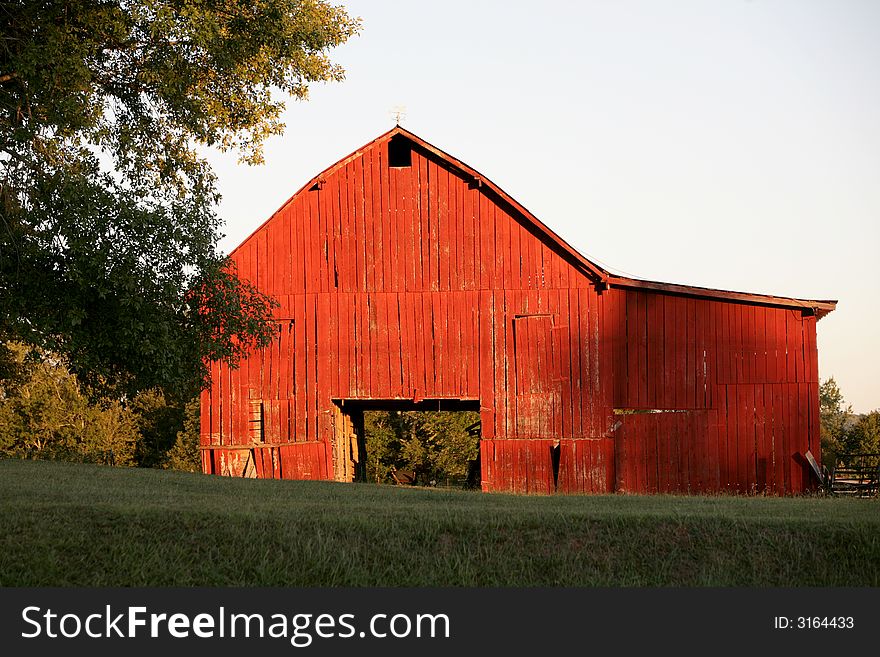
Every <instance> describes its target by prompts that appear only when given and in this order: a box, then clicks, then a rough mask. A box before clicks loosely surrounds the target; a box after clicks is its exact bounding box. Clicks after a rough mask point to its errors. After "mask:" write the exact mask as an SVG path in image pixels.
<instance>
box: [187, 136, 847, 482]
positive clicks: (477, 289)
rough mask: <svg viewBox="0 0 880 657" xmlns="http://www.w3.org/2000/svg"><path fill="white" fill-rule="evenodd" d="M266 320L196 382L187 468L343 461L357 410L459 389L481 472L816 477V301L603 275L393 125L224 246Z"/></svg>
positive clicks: (411, 405)
mask: <svg viewBox="0 0 880 657" xmlns="http://www.w3.org/2000/svg"><path fill="white" fill-rule="evenodd" d="M232 259H233V260H234V261H235V263H236V264H237V265H238V268H239V272H240V274H241V275H242V276H243V277H244V278H247V279H249V280H250V281H251V282H253V283H254V284H255V285H256V286H257V287H258V288H259V289H261V290H262V291H264V292H266V293H269V294H271V295H273V296H274V297H275V298H276V299H278V301H279V302H280V304H281V306H280V308H279V309H278V311H277V313H276V321H277V328H278V335H277V339H276V340H275V342H274V344H273V345H272V346H271V347H270V348H267V349H265V350H262V351H259V352H256V353H253V354H251V355H250V356H249V358H247V359H246V360H245V361H244V362H243V363H242V364H241V366H240V367H239V368H238V369H230V368H229V367H227V366H225V365H222V364H214V365H213V368H212V374H213V380H212V387H211V389H210V390H208V391H206V392H205V393H203V396H202V425H201V444H202V464H203V468H204V471H205V472H206V473H212V474H223V475H232V476H256V477H272V478H285V479H329V480H336V481H353V480H357V479H359V478H362V477H363V466H364V463H365V454H364V441H363V411H364V410H366V409H393V408H396V409H410V410H418V409H425V410H437V409H441V410H478V411H479V412H480V417H481V424H482V438H481V448H480V454H481V467H482V487H483V490H486V491H514V492H521V493H552V492H554V491H559V492H571V493H610V492H614V491H627V492H638V493H645V492H651V493H653V492H694V493H696V492H710V491H737V492H765V491H766V492H772V493H777V494H785V493H799V492H802V491H804V490H808V489H810V488H811V487H813V486H814V484H815V475H813V474H812V473H811V468H810V466H809V465H808V456H807V455H808V454H810V455H811V456H814V457H815V459H817V460H818V459H819V457H820V454H819V403H818V383H819V379H818V372H817V352H816V322H817V320H818V319H820V318H821V317H822V316H824V315H825V314H827V313H828V312H830V311H832V310H833V309H834V308H835V305H836V302H834V301H809V300H803V299H791V298H785V297H776V296H769V295H762V294H745V293H739V292H727V291H722V290H713V289H707V288H700V287H690V286H685V285H670V284H664V283H656V282H652V281H643V280H637V279H632V278H624V277H620V276H615V275H613V274H611V273H609V272H607V271H605V270H604V269H602V268H601V267H599V266H597V265H596V264H595V263H593V262H590V261H589V260H587V259H586V258H585V257H583V256H582V255H581V254H579V253H578V252H577V251H575V250H574V249H573V248H572V247H570V246H569V245H568V244H566V243H565V242H564V241H563V240H562V239H560V238H559V236H557V235H556V234H555V233H554V232H553V231H552V230H550V229H549V228H548V227H547V226H545V225H544V224H542V223H541V222H540V221H539V220H538V219H537V218H536V217H534V216H533V215H532V214H531V213H530V212H529V211H528V210H526V209H525V208H524V207H522V206H521V205H520V204H519V203H517V202H516V201H515V200H514V199H513V198H511V197H510V196H508V195H507V193H505V192H504V191H502V190H501V189H499V188H498V187H497V186H496V185H494V184H493V183H492V182H491V181H489V180H488V179H487V178H485V177H484V176H483V175H482V174H480V173H478V172H477V171H475V170H473V169H472V168H470V167H469V166H468V165H466V164H464V163H463V162H460V161H459V160H457V159H455V158H454V157H452V156H450V155H447V154H446V153H444V152H443V151H441V150H439V149H438V148H435V147H434V146H432V145H431V144H428V143H427V142H425V141H424V140H422V139H420V138H419V137H417V136H415V135H413V134H412V133H410V132H408V131H406V130H404V129H402V128H400V127H395V128H394V129H392V130H391V131H389V132H387V133H385V134H384V135H382V136H380V137H378V138H377V139H375V140H374V141H372V142H370V143H369V144H367V145H365V146H364V147H363V148H360V149H359V150H357V151H355V152H354V153H352V154H351V155H349V156H348V157H346V158H344V159H342V160H340V161H339V162H337V163H336V164H334V165H333V166H332V167H330V168H329V169H327V170H326V171H324V172H322V173H320V174H319V175H317V176H316V177H315V178H314V179H312V180H311V181H309V182H308V183H307V184H306V185H305V186H304V187H303V188H302V189H300V190H299V191H298V192H297V193H296V194H294V195H293V196H292V197H291V198H290V199H289V200H288V201H287V202H286V203H285V204H284V205H283V206H282V207H281V209H280V210H278V211H277V212H276V213H275V214H274V215H273V216H272V217H271V218H270V219H269V220H268V221H267V222H266V223H264V224H263V225H262V226H260V228H258V229H257V231H256V232H255V233H254V234H253V235H251V236H250V237H249V238H248V239H246V240H245V241H244V243H242V244H241V246H239V247H238V248H237V249H235V251H233V253H232Z"/></svg>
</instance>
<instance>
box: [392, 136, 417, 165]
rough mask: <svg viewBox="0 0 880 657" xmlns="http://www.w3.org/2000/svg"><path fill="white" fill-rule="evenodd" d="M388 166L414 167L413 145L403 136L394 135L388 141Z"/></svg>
mask: <svg viewBox="0 0 880 657" xmlns="http://www.w3.org/2000/svg"><path fill="white" fill-rule="evenodd" d="M388 166H390V167H409V166H412V144H411V143H410V141H409V139H407V138H406V137H404V136H402V135H394V136H393V137H392V138H391V139H390V140H389V141H388Z"/></svg>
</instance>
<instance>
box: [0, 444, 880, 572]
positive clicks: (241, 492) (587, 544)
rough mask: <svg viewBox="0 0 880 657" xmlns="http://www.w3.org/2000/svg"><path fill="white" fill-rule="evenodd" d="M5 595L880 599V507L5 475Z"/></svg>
mask: <svg viewBox="0 0 880 657" xmlns="http://www.w3.org/2000/svg"><path fill="white" fill-rule="evenodd" d="M0 524H2V527H0V529H2V531H0V585H3V586H47V585H48V586H71V585H79V586H160V585H161V586H175V585H183V586H187V585H202V586H226V585H238V586H342V585H347V586H880V502H878V501H877V500H850V499H827V498H797V499H777V498H755V497H721V496H719V497H672V496H655V497H642V496H594V497H575V496H571V497H567V496H557V497H522V496H512V495H497V494H493V495H488V494H482V493H476V492H457V491H442V490H429V489H400V488H394V487H384V486H375V485H371V484H336V483H329V482H328V483H324V482H296V481H257V480H241V479H226V478H219V477H207V476H202V475H192V474H184V473H178V472H169V471H158V470H135V469H122V468H109V467H100V466H88V465H74V464H67V463H57V462H55V463H50V462H28V461H12V460H4V461H0Z"/></svg>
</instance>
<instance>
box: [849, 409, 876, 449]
mask: <svg viewBox="0 0 880 657" xmlns="http://www.w3.org/2000/svg"><path fill="white" fill-rule="evenodd" d="M843 446H844V449H845V450H846V451H847V452H850V453H852V454H880V410H875V411H871V412H870V413H867V414H865V415H862V416H860V417H859V419H858V421H857V422H856V424H855V426H853V428H852V429H851V430H850V431H849V432H848V433H847V435H846V437H845V438H844V441H843Z"/></svg>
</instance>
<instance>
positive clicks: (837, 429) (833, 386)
mask: <svg viewBox="0 0 880 657" xmlns="http://www.w3.org/2000/svg"><path fill="white" fill-rule="evenodd" d="M851 416H852V406H850V405H848V404H846V402H845V401H844V399H843V393H842V392H841V391H840V388H839V387H838V386H837V382H836V381H835V380H834V377H831V378H829V379H826V380H825V381H823V382H822V383H821V384H820V385H819V437H820V439H821V442H822V461H823V462H824V463H825V465H826V466H828V467H829V468H831V467H834V465H835V463H834V461H835V457H836V455H837V454H840V453H841V452H842V451H844V439H845V437H846V432H847V427H848V425H849V420H850V417H851Z"/></svg>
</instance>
